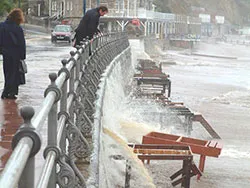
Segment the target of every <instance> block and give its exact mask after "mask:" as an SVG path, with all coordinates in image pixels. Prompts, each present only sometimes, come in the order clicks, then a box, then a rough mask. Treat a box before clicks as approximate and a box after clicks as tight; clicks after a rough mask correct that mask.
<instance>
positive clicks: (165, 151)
mask: <svg viewBox="0 0 250 188" xmlns="http://www.w3.org/2000/svg"><path fill="white" fill-rule="evenodd" d="M128 146H130V147H131V148H133V152H134V153H135V154H136V155H137V157H138V158H139V159H140V160H142V162H143V163H144V161H145V160H147V163H148V164H149V163H150V160H182V161H183V164H182V168H181V169H180V170H178V171H177V172H176V173H174V174H173V175H172V176H171V177H170V179H171V180H172V181H173V182H172V185H173V186H176V185H178V184H181V185H182V187H185V188H189V187H190V178H191V177H193V176H194V175H200V176H201V172H200V170H199V169H198V168H197V166H196V165H195V163H194V162H193V154H192V152H191V150H190V148H189V146H181V145H166V144H128ZM180 175H181V177H180V178H179V179H177V180H175V179H176V178H177V177H178V176H180Z"/></svg>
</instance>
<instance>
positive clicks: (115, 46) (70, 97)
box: [0, 33, 129, 188]
mask: <svg viewBox="0 0 250 188" xmlns="http://www.w3.org/2000/svg"><path fill="white" fill-rule="evenodd" d="M128 47H129V42H128V38H127V35H126V34H125V33H111V34H106V35H104V36H102V37H95V38H94V40H93V42H89V41H86V42H84V43H83V44H82V46H79V47H78V49H77V51H76V52H74V51H71V52H70V55H71V57H70V58H69V59H68V60H66V59H64V60H62V65H63V66H62V68H61V69H60V70H59V72H58V73H51V74H50V75H49V78H50V80H51V84H50V85H49V86H48V88H47V89H46V90H45V93H44V96H45V98H44V100H43V103H42V105H41V108H40V110H39V111H38V112H37V113H36V114H35V112H34V109H33V108H32V107H29V106H28V107H23V108H22V109H21V110H20V112H21V116H22V117H23V119H24V123H23V124H22V126H21V127H20V128H19V130H18V131H17V133H16V134H15V136H14V137H13V141H12V147H13V152H12V155H11V156H10V158H9V160H8V162H7V164H6V166H5V168H4V170H3V171H2V173H1V177H0V187H1V188H6V187H8V188H15V187H17V186H18V187H19V188H33V187H37V188H45V187H50V188H52V187H53V188H55V187H56V186H57V185H59V187H63V188H66V187H67V188H73V187H87V185H86V180H85V179H86V177H84V176H83V175H82V173H81V172H80V170H79V169H78V168H77V166H76V164H75V161H76V159H87V158H90V155H91V153H92V152H93V151H92V149H91V147H90V145H91V142H92V139H91V137H92V136H93V139H94V140H99V139H100V138H99V136H100V135H99V131H100V128H101V127H100V126H101V122H100V119H101V115H102V99H103V94H104V87H105V82H104V83H101V78H102V76H103V72H104V70H105V69H106V68H107V66H108V65H109V64H110V62H112V60H114V59H115V58H116V57H117V56H118V55H119V54H121V53H123V51H126V49H127V50H128ZM108 72H110V71H108ZM106 74H109V73H106ZM100 83H101V84H100ZM99 84H100V86H99ZM99 88H100V89H99ZM97 91H98V94H97ZM97 98H99V100H97V102H96V99H97ZM98 101H99V102H98ZM46 120H47V122H48V133H47V138H48V140H47V147H46V148H45V149H44V158H45V162H44V165H43V168H42V172H41V174H39V175H38V182H37V184H36V186H35V164H34V162H35V156H36V154H37V153H38V151H39V150H40V148H41V136H40V131H41V128H42V127H43V126H44V125H45V121H46ZM93 126H95V128H94V127H93ZM93 130H95V131H93ZM92 134H93V135H92ZM99 147H100V146H99V144H98V142H97V145H96V144H95V145H94V149H93V150H94V151H95V152H96V153H97V157H98V150H99V149H98V148H99ZM98 161H99V160H98V158H96V160H94V161H92V163H93V164H91V163H90V165H91V166H92V168H91V169H92V170H93V171H94V172H93V174H95V177H92V180H93V181H92V182H98V173H99V170H98V168H99V167H98V165H99V164H98ZM97 185H98V183H97ZM92 186H93V184H92Z"/></svg>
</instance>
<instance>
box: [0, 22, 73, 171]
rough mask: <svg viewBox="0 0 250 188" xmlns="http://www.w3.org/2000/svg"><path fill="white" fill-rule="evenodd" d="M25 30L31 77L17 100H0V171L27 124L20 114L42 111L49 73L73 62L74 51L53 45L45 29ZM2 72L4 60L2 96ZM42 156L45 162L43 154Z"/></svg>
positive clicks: (29, 26)
mask: <svg viewBox="0 0 250 188" xmlns="http://www.w3.org/2000/svg"><path fill="white" fill-rule="evenodd" d="M23 28H24V30H25V38H26V45H27V57H26V62H27V65H28V73H27V74H26V84H25V85H21V86H20V87H19V95H18V98H17V99H16V100H10V99H5V100H2V99H1V100H0V130H1V131H0V170H2V169H3V168H4V166H5V164H6V161H7V160H8V158H9V156H10V154H11V141H12V138H13V136H14V134H15V133H16V131H17V129H18V128H19V127H20V125H21V124H22V122H23V120H22V118H21V116H20V114H19V113H20V112H19V110H20V108H21V107H23V106H32V107H33V108H34V109H35V111H38V109H39V107H40V106H41V104H42V101H43V98H44V90H45V89H46V87H47V86H48V85H49V84H50V81H49V77H48V75H49V73H51V72H55V73H57V72H58V70H59V69H60V68H61V66H62V64H61V60H62V59H64V58H66V59H67V58H69V57H70V55H69V52H70V51H71V50H74V49H73V48H72V47H71V46H70V45H69V44H64V43H62V44H58V45H54V44H51V42H50V34H48V33H46V29H44V28H42V27H39V26H33V25H29V24H25V25H24V26H23ZM2 69H3V67H2V56H0V93H2V90H3V86H4V77H3V70H2ZM44 131H46V130H44ZM42 137H44V136H43V135H42ZM43 140H46V138H43ZM43 144H46V143H43ZM40 156H41V158H42V154H41V155H40Z"/></svg>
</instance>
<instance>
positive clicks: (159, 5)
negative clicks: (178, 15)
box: [153, 0, 171, 13]
mask: <svg viewBox="0 0 250 188" xmlns="http://www.w3.org/2000/svg"><path fill="white" fill-rule="evenodd" d="M153 3H154V5H156V9H155V10H156V11H157V12H165V13H171V8H170V7H169V0H154V2H153Z"/></svg>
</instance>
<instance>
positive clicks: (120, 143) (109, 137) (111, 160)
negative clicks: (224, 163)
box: [89, 48, 154, 188]
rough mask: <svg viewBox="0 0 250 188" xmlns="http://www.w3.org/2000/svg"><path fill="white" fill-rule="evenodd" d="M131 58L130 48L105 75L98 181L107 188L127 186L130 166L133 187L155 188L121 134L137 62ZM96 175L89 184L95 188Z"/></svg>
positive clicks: (115, 61) (94, 158)
mask: <svg viewBox="0 0 250 188" xmlns="http://www.w3.org/2000/svg"><path fill="white" fill-rule="evenodd" d="M131 57H132V56H131V49H130V48H128V49H127V50H125V51H124V52H123V53H122V54H121V55H120V56H119V57H117V58H116V59H114V60H113V62H112V63H111V64H110V65H109V67H108V68H107V70H106V72H105V76H104V79H105V80H102V83H101V84H100V87H102V86H104V85H105V91H104V93H105V94H104V98H103V107H102V120H101V123H102V128H101V129H100V140H99V143H100V150H99V156H100V157H99V161H98V163H99V178H97V179H99V182H98V184H99V185H98V186H99V187H103V188H105V187H124V185H125V173H126V164H129V165H130V166H131V167H132V169H131V170H132V171H131V174H132V175H131V179H130V186H131V187H142V186H143V187H154V185H153V183H152V180H151V178H150V177H149V175H148V173H147V171H146V170H145V168H144V167H143V165H142V163H141V162H140V161H139V159H137V157H136V156H135V155H134V154H133V152H132V150H131V149H129V147H128V146H127V140H126V138H125V137H123V136H122V135H121V134H120V133H121V125H120V124H121V121H122V118H123V115H124V114H123V112H125V109H124V108H126V106H127V105H126V102H127V98H129V94H130V91H131V89H132V88H131V87H132V79H133V74H134V66H135V65H134V64H135V61H134V59H133V60H132V59H131ZM102 84H103V85H102ZM99 92H100V91H99ZM96 142H98V140H96ZM94 144H95V143H94ZM92 160H96V153H94V154H93V155H92ZM93 176H95V175H93ZM93 176H92V177H90V179H89V185H90V184H91V185H93V179H91V178H93ZM145 182H146V183H145ZM95 186H96V185H95Z"/></svg>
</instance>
